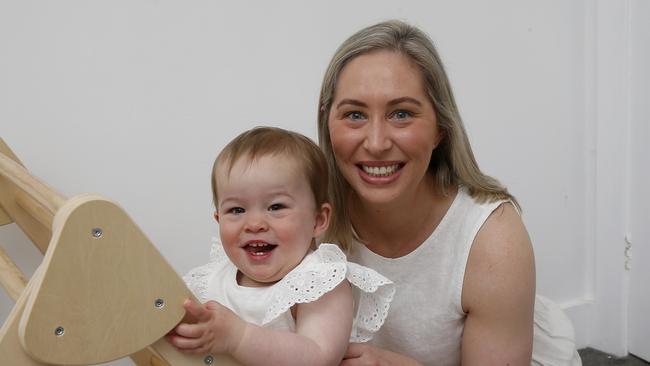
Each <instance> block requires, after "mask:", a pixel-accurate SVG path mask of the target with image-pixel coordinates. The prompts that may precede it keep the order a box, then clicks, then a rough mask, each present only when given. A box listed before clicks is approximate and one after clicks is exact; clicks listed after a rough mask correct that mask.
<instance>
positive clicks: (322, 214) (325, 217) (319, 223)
mask: <svg viewBox="0 0 650 366" xmlns="http://www.w3.org/2000/svg"><path fill="white" fill-rule="evenodd" d="M331 217H332V205H330V204H329V203H327V202H325V203H323V204H322V205H321V206H320V208H319V209H318V210H317V211H316V224H315V225H314V238H317V237H319V236H321V235H322V234H323V233H324V232H325V230H327V228H328V226H329V224H330V218H331Z"/></svg>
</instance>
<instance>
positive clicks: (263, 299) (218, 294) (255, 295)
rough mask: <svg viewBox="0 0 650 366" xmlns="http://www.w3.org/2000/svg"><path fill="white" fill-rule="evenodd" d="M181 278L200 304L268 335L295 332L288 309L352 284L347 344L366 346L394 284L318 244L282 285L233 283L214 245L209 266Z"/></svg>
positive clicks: (384, 312) (234, 276) (230, 267)
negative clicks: (228, 313)
mask: <svg viewBox="0 0 650 366" xmlns="http://www.w3.org/2000/svg"><path fill="white" fill-rule="evenodd" d="M183 279H184V280H185V282H186V283H187V286H188V287H189V289H190V290H192V292H193V293H194V295H195V296H196V297H197V298H198V299H199V301H201V302H202V303H204V302H206V301H209V300H214V301H217V302H219V303H220V304H222V305H224V306H226V307H227V308H229V309H230V310H232V311H233V312H235V314H237V315H239V316H240V317H241V318H242V319H244V320H246V321H248V322H250V323H253V324H257V325H260V326H264V327H268V328H271V329H274V330H283V331H295V321H294V319H293V316H292V315H291V307H292V306H293V305H295V304H302V303H308V302H312V301H315V300H317V299H318V298H320V297H321V296H323V294H325V293H327V292H329V291H331V290H332V289H334V288H335V287H336V286H337V285H338V284H339V283H341V282H342V281H343V280H344V279H347V280H348V282H349V283H350V284H351V285H352V286H351V287H352V290H353V293H354V304H355V312H354V318H353V321H352V333H351V335H350V342H366V341H369V340H370V339H372V336H373V334H374V333H375V332H377V331H378V330H379V328H380V327H381V326H382V324H383V323H384V320H385V319H386V316H387V314H388V309H389V307H390V302H391V301H392V299H393V296H394V294H395V285H394V284H393V283H392V282H391V281H390V280H389V279H387V278H386V277H384V276H382V275H380V274H379V273H377V272H376V271H374V270H373V269H370V268H368V267H364V266H361V265H358V264H356V263H351V262H348V261H347V258H346V256H345V254H344V253H343V252H342V251H341V249H339V247H338V246H336V245H334V244H321V245H320V246H319V247H318V249H316V250H315V251H310V253H308V254H307V256H305V258H304V259H303V260H302V262H301V263H300V264H299V265H298V266H296V268H294V269H293V270H292V271H291V272H289V273H288V274H287V275H286V276H285V277H284V278H283V279H282V280H280V281H278V282H277V283H275V284H273V285H271V286H268V287H244V286H240V285H238V284H237V267H235V265H234V264H233V263H232V262H231V261H230V259H229V258H228V256H227V255H226V253H225V252H224V250H223V247H222V245H221V243H220V242H218V241H216V242H215V243H213V245H212V250H211V251H210V262H209V263H208V264H205V265H203V266H200V267H197V268H194V269H192V270H190V271H189V272H188V273H187V274H186V275H185V276H183Z"/></svg>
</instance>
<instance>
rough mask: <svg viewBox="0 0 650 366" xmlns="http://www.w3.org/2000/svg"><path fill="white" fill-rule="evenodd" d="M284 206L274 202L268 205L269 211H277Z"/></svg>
mask: <svg viewBox="0 0 650 366" xmlns="http://www.w3.org/2000/svg"><path fill="white" fill-rule="evenodd" d="M283 208H285V206H284V205H283V204H281V203H274V204H272V205H271V206H269V211H278V210H281V209H283Z"/></svg>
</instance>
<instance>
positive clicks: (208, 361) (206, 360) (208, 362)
mask: <svg viewBox="0 0 650 366" xmlns="http://www.w3.org/2000/svg"><path fill="white" fill-rule="evenodd" d="M213 362H214V357H212V355H207V356H205V358H204V359H203V363H205V364H206V365H212V363H213Z"/></svg>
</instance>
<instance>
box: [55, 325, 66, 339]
mask: <svg viewBox="0 0 650 366" xmlns="http://www.w3.org/2000/svg"><path fill="white" fill-rule="evenodd" d="M63 333H65V329H64V328H63V327H61V326H58V327H56V329H54V334H55V335H56V336H57V337H60V336H62V335H63Z"/></svg>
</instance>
